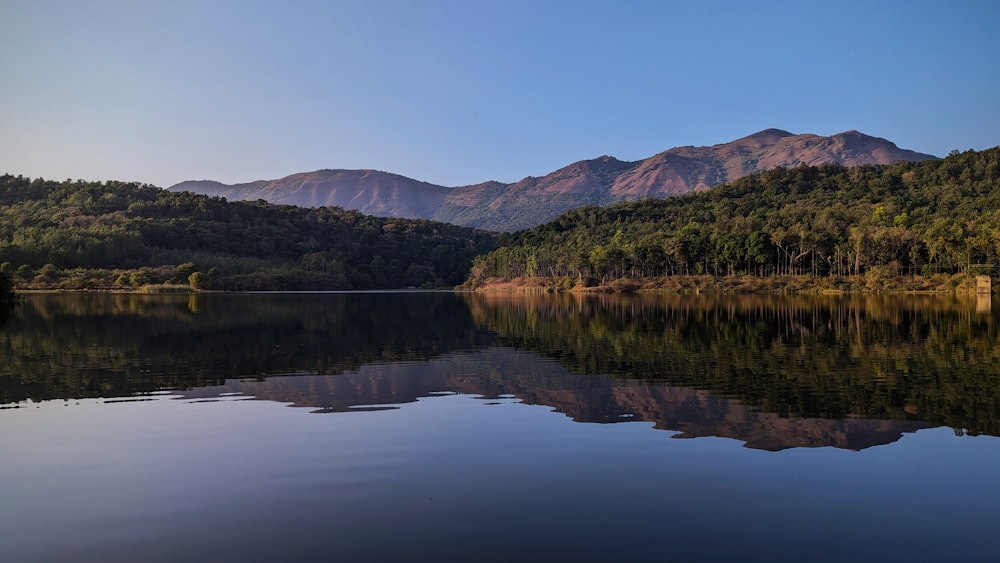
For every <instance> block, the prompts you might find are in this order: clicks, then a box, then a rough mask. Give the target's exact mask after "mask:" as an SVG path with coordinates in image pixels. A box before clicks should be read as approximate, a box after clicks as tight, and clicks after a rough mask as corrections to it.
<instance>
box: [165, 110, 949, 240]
mask: <svg viewBox="0 0 1000 563" xmlns="http://www.w3.org/2000/svg"><path fill="white" fill-rule="evenodd" d="M934 158H937V157H935V156H933V155H929V154H922V153H918V152H914V151H910V150H906V149H900V148H899V147H897V146H896V145H895V144H894V143H892V142H890V141H888V140H886V139H881V138H878V137H871V136H869V135H865V134H863V133H859V132H857V131H846V132H844V133H838V134H836V135H832V136H829V137H824V136H820V135H813V134H801V135H796V134H794V133H789V132H787V131H782V130H779V129H766V130H764V131H761V132H759V133H755V134H753V135H750V136H748V137H743V138H742V139H737V140H735V141H732V142H729V143H725V144H721V145H713V146H711V147H690V146H687V147H676V148H672V149H669V150H667V151H664V152H661V153H659V154H656V155H653V156H651V157H649V158H646V159H644V160H639V161H635V162H625V161H621V160H618V159H616V158H614V157H611V156H602V157H599V158H595V159H592V160H583V161H580V162H575V163H573V164H570V165H569V166H566V167H564V168H561V169H559V170H556V171H555V172H552V173H550V174H547V175H545V176H541V177H533V176H529V177H527V178H524V179H523V180H520V181H518V182H514V183H512V184H503V183H500V182H484V183H482V184H475V185H472V186H462V187H457V188H448V187H444V186H438V185H435V184H430V183H427V182H420V181H417V180H413V179H411V178H406V177H404V176H400V175H398V174H390V173H387V172H379V171H375V170H317V171H315V172H305V173H300V174H292V175H291V176H286V177H284V178H281V179H278V180H260V181H256V182H249V183H246V184H234V185H227V184H221V183H219V182H213V181H187V182H181V183H180V184H176V185H174V186H171V187H170V188H168V189H170V190H171V191H185V190H186V191H191V192H196V193H203V194H209V195H217V196H222V197H225V198H227V199H236V200H255V199H264V200H267V201H270V202H272V203H281V204H290V205H298V206H303V207H318V206H324V205H336V206H340V207H344V208H346V209H356V210H358V211H361V212H363V213H367V214H370V215H377V216H383V217H405V218H422V219H434V220H437V221H446V222H449V223H455V224H458V225H463V226H471V227H479V228H484V229H491V230H498V231H513V230H518V229H524V228H528V227H532V226H535V225H538V224H541V223H544V222H546V221H549V220H551V219H553V218H555V217H557V216H558V215H560V214H562V213H564V212H566V211H568V210H570V209H573V208H576V207H581V206H583V205H591V204H593V205H604V204H608V203H613V202H616V201H623V200H630V199H641V198H647V197H669V196H673V195H677V194H684V193H689V192H692V191H702V190H707V189H709V188H711V187H713V186H716V185H719V184H723V183H726V182H729V181H731V180H735V179H737V178H740V177H742V176H745V175H747V174H750V173H752V172H756V171H758V170H766V169H769V168H777V167H793V166H798V165H801V164H805V165H818V164H827V163H836V164H843V165H845V166H857V165H861V164H888V163H890V162H895V161H897V160H910V161H921V160H929V159H934Z"/></svg>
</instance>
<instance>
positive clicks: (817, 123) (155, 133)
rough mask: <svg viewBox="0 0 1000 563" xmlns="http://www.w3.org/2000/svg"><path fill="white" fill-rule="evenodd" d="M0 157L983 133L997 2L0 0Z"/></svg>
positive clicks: (59, 169) (227, 168)
mask: <svg viewBox="0 0 1000 563" xmlns="http://www.w3.org/2000/svg"><path fill="white" fill-rule="evenodd" d="M0 23H2V31H0V173H12V174H22V175H25V176H32V177H39V176H41V177H45V178H50V179H57V180H63V179H67V178H72V179H78V178H79V179H85V180H106V179H118V180H136V181H142V182H148V183H151V184H155V185H159V186H163V187H166V186H169V185H171V184H174V183H176V182H179V181H182V180H189V179H213V180H219V181H222V182H226V183H233V182H241V181H250V180H256V179H272V178H280V177H282V176H285V175H288V174H291V173H295V172H304V171H310V170H316V169H320V168H374V169H378V170H385V171H389V172H395V173H398V174H403V175H405V176H409V177H412V178H416V179H419V180H424V181H428V182H433V183H437V184H443V185H448V186H457V185H464V184H472V183H478V182H481V181H485V180H500V181H506V182H510V181H516V180H519V179H521V178H523V177H525V176H528V175H542V174H546V173H548V172H551V171H553V170H555V169H557V168H560V167H562V166H565V165H567V164H569V163H571V162H574V161H577V160H581V159H586V158H594V157H597V156H600V155H604V154H609V155H612V156H616V157H618V158H620V159H623V160H637V159H641V158H645V157H647V156H650V155H653V154H655V153H658V152H660V151H663V150H666V149H668V148H671V147H674V146H678V145H712V144H717V143H724V142H728V141H731V140H733V139H736V138H739V137H743V136H745V135H749V134H751V133H754V132H756V131H759V130H761V129H766V128H769V127H777V128H779V129H785V130H788V131H792V132H794V133H817V134H821V135H831V134H834V133H839V132H841V131H846V130H850V129H857V130H859V131H862V132H864V133H867V134H869V135H874V136H877V137H884V138H887V139H889V140H891V141H893V142H895V143H896V144H898V145H899V146H901V147H903V148H908V149H913V150H918V151H922V152H928V153H932V154H936V155H939V156H943V155H945V154H947V153H948V151H950V150H952V149H959V150H965V149H969V148H974V149H984V148H989V147H992V146H996V145H998V144H1000V31H998V29H1000V27H998V26H1000V2H998V1H995V0H979V1H962V0H940V1H937V2H926V1H920V0H905V1H889V0H881V1H879V0H866V1H843V2H829V1H825V2H820V1H809V0H797V1H767V0H733V1H711V0H697V1H696V0H688V1H684V2H681V1H671V0H658V1H650V2H641V1H627V0H619V1H605V2H596V1H587V0H573V1H544V0H531V1H519V0H497V1H493V0H457V1H431V0H395V1H384V0H360V1H335V0H327V1H295V0H284V1H280V2H279V1H252V0H233V1H221V0H219V1H212V0H200V1H187V0H121V1H112V0H68V1H53V0H0Z"/></svg>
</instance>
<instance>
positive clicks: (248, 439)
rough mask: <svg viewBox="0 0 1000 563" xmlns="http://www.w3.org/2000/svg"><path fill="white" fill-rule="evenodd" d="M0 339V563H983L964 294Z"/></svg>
mask: <svg viewBox="0 0 1000 563" xmlns="http://www.w3.org/2000/svg"><path fill="white" fill-rule="evenodd" d="M2 320H3V324H2V326H0V451H2V454H0V546H2V553H3V560H5V561H510V560H519V561H553V560H579V561H621V560H632V561H691V560H702V561H732V560H737V559H739V560H744V561H993V560H996V556H997V554H998V553H1000V534H998V533H997V523H998V522H1000V480H998V479H997V475H998V474H1000V438H998V437H997V436H1000V331H998V327H1000V323H998V322H997V321H998V313H995V312H994V311H993V310H992V308H991V307H990V304H989V303H985V304H984V303H982V302H979V303H977V302H976V301H975V300H971V301H970V300H965V299H959V298H943V297H926V296H911V297H897V298H884V297H881V298H875V297H869V298H847V297H836V296H834V297H814V298H799V297H797V298H787V297H785V298H778V297H761V296H714V297H708V296H624V297H622V296H615V297H611V296H587V297H579V296H562V295H554V296H483V295H463V294H450V293H415V294H398V293H397V294H314V295H198V296H191V297H189V296H183V297H176V296H125V295H47V296H41V295H39V296H29V297H28V299H27V301H26V302H25V303H24V304H22V305H21V306H19V307H18V308H17V309H15V310H14V311H12V312H10V313H9V314H7V315H6V316H5V317H4V318H2Z"/></svg>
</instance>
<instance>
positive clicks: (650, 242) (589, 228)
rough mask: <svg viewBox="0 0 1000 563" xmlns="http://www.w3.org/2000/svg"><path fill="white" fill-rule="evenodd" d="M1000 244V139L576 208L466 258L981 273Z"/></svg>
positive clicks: (505, 264) (733, 270)
mask: <svg viewBox="0 0 1000 563" xmlns="http://www.w3.org/2000/svg"><path fill="white" fill-rule="evenodd" d="M998 254H1000V147H998V148H993V149H989V150H985V151H979V152H977V151H972V150H970V151H966V152H963V153H959V152H956V151H953V152H952V153H951V154H950V155H949V156H948V157H947V158H945V159H943V160H937V161H926V162H921V163H910V162H899V163H896V164H892V165H885V166H860V167H854V168H846V167H843V166H840V165H823V166H818V167H810V166H800V167H796V168H788V169H774V170H768V171H764V172H760V173H756V174H753V175H750V176H746V177H744V178H741V179H739V180H737V181H735V182H732V183H730V184H727V185H723V186H719V187H716V188H713V189H711V190H708V191H706V192H702V193H697V194H691V195H686V196H680V197H674V198H670V199H649V200H643V201H638V202H629V203H620V204H615V205H611V206H608V207H594V206H589V207H583V208H580V209H577V210H574V211H570V212H568V213H566V214H564V215H562V216H560V217H559V218H557V219H556V220H554V221H552V222H550V223H547V224H545V225H541V226H539V227H536V228H534V229H530V230H526V231H520V232H518V233H514V234H504V235H502V236H501V237H500V239H499V240H498V242H497V248H496V249H495V250H494V251H493V252H491V253H489V254H487V255H485V256H481V257H479V258H477V259H476V260H475V262H474V265H473V269H472V272H471V275H470V279H469V281H468V286H471V287H479V286H482V285H483V284H487V283H490V282H492V281H496V280H498V279H499V280H510V279H517V278H548V279H562V280H563V281H564V282H565V283H566V285H567V286H574V285H577V284H580V283H584V284H588V285H593V284H607V283H609V282H610V281H611V280H616V279H622V278H633V279H642V278H659V277H667V276H679V275H711V276H755V277H766V276H786V275H789V276H804V275H805V276H814V277H826V278H847V277H852V276H853V277H855V278H869V279H885V278H889V277H892V276H934V275H938V274H941V275H944V274H960V273H989V272H992V271H993V269H994V267H995V264H996V259H997V256H998Z"/></svg>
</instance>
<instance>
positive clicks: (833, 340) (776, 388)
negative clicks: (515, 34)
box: [0, 293, 1000, 435]
mask: <svg viewBox="0 0 1000 563" xmlns="http://www.w3.org/2000/svg"><path fill="white" fill-rule="evenodd" d="M975 311H976V307H975V303H974V302H971V301H970V302H966V301H962V300H959V299H957V298H947V297H937V296H909V297H905V298H903V297H900V298H890V297H884V296H882V297H877V296H876V297H844V296H823V297H806V296H799V297H788V298H784V297H781V298H779V297H768V296H748V295H739V296H737V295H726V296H719V295H716V296H704V295H691V296H680V295H667V296H643V295H636V296H610V295H592V296H576V295H560V294H556V295H538V296H527V295H480V294H467V295H462V296H456V295H453V294H405V293H404V294H372V295H368V294H350V295H216V294H208V295H196V296H187V295H184V296H164V295H160V296H157V295H150V296H136V295H100V294H83V295H80V294H74V295H31V296H28V297H27V298H26V299H25V302H24V303H23V304H21V305H19V306H18V307H17V308H15V309H14V310H13V312H12V314H11V316H10V319H9V320H8V322H7V323H6V324H5V325H3V326H2V327H0V402H11V401H17V400H23V399H27V398H31V399H35V400H41V399H51V398H76V397H100V396H127V395H133V394H136V393H142V392H148V391H153V390H159V389H189V388H192V387H199V386H206V385H218V384H221V383H222V382H223V380H225V379H227V378H261V377H266V376H273V375H282V374H302V373H305V374H339V373H341V372H343V371H350V370H357V369H358V368H359V367H360V366H363V365H369V364H378V363H389V362H408V361H419V360H426V359H429V358H433V357H437V356H441V355H443V354H447V353H450V352H453V351H455V350H467V349H472V348H479V347H483V346H488V345H494V344H497V343H499V344H502V345H504V346H510V347H516V348H522V349H529V350H533V351H536V352H538V353H540V354H542V355H544V356H547V357H550V358H552V359H554V360H556V361H558V362H559V363H560V364H561V365H562V366H564V367H565V368H566V369H567V370H568V371H569V372H571V373H574V374H606V375H610V376H613V377H617V378H626V379H640V380H643V381H647V382H649V381H652V382H657V383H662V384H666V385H669V386H674V387H686V388H690V389H700V390H705V391H709V392H711V393H713V394H717V395H722V396H724V397H727V398H736V399H738V400H739V402H740V404H743V405H746V406H748V407H751V408H759V409H761V410H763V411H767V412H770V413H776V414H778V415H780V416H784V417H812V418H826V419H842V418H849V417H852V416H857V417H862V418H869V419H890V420H904V421H926V422H931V423H934V424H946V425H949V426H952V427H954V428H959V429H965V430H967V431H968V432H970V433H982V432H984V433H989V434H994V435H1000V413H998V410H1000V376H998V375H997V372H996V368H995V366H997V365H1000V335H998V334H997V323H996V322H995V320H994V317H993V316H992V315H991V314H980V313H976V312H975ZM491 333H493V334H491ZM491 373H492V372H487V373H480V372H477V374H476V376H477V378H479V379H480V381H479V382H478V383H476V385H477V386H478V387H476V388H477V389H479V390H480V391H482V392H491V389H493V387H490V386H489V385H487V383H488V382H489V380H490V377H492V376H491ZM496 373H497V374H500V373H501V372H500V371H497V372H496ZM497 377H499V375H498V376H497ZM483 378H485V380H484V379H483ZM501 379H502V381H501V380H497V381H496V382H495V389H496V392H516V393H518V396H520V397H523V398H528V397H530V396H531V394H532V393H535V394H544V393H543V391H539V390H535V391H532V390H531V385H529V384H530V383H532V381H528V380H525V381H524V386H523V387H521V388H516V389H514V391H511V385H512V380H511V378H510V377H508V376H506V375H505V376H503V377H502V378H501ZM517 381H521V380H520V379H518V380H517ZM534 383H537V385H535V387H536V388H538V389H543V388H544V386H545V385H546V382H545V381H543V380H541V379H539V380H538V381H534ZM577 384H581V383H577ZM394 385H395V390H394V391H393V392H394V393H396V392H398V393H400V396H409V395H411V394H412V393H410V392H403V391H402V389H403V388H402V387H401V385H403V384H402V383H399V384H394ZM484 385H485V387H484ZM519 385H520V384H519ZM451 387H455V386H451ZM458 388H461V387H458ZM470 389H471V388H470ZM602 389H604V387H602ZM602 392H603V391H602ZM340 393H341V394H343V393H344V391H340ZM416 396H419V395H416ZM588 396H591V397H593V395H588ZM539 397H540V398H539V401H540V402H545V400H547V399H545V400H543V399H542V398H541V395H539ZM552 400H556V399H552ZM559 400H561V401H563V403H566V400H567V399H565V398H563V399H559ZM587 403H588V404H590V403H591V401H590V400H589V399H588V401H587ZM592 403H593V404H591V406H590V407H589V408H596V409H599V408H602V407H600V406H599V403H600V404H604V403H601V402H600V401H598V400H597V399H594V401H593V402H592ZM545 404H551V403H545ZM652 404H653V403H650V405H652ZM584 407H585V405H583V404H582V403H581V405H579V406H577V407H574V408H577V409H579V412H583V410H582V409H584ZM650 408H652V407H650ZM609 413H611V414H609V416H618V414H619V413H618V412H617V411H615V412H613V413H612V411H609ZM581 416H582V415H581ZM587 418H592V419H599V418H600V416H599V415H598V414H597V413H591V414H588V415H587ZM653 419H655V418H653Z"/></svg>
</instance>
